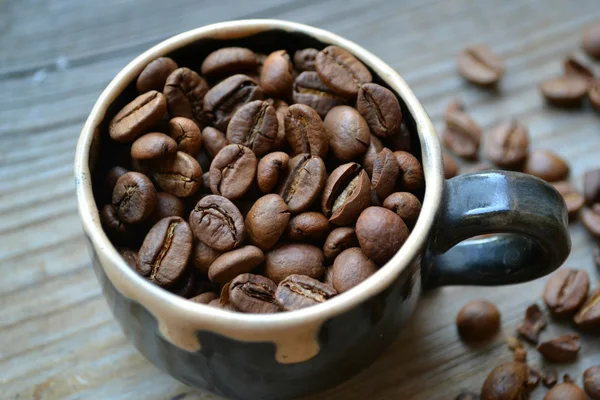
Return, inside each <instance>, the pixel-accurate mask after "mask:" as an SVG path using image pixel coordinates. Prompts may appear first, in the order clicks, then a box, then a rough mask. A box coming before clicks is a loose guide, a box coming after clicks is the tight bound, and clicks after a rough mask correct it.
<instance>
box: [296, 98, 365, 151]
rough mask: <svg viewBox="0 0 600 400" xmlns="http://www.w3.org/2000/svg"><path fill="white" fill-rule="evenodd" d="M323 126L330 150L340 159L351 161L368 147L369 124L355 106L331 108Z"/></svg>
mask: <svg viewBox="0 0 600 400" xmlns="http://www.w3.org/2000/svg"><path fill="white" fill-rule="evenodd" d="M292 107H293V106H292ZM290 108H291V107H290ZM323 126H324V127H325V133H326V134H327V137H328V139H329V147H330V149H331V152H332V153H333V155H334V156H335V157H336V158H337V159H338V160H340V161H351V160H352V159H353V158H355V157H358V156H360V155H362V154H364V153H365V151H366V150H367V147H369V141H370V140H371V134H370V131H369V126H368V125H367V121H365V119H364V118H363V117H362V115H360V113H359V112H358V111H357V110H356V109H355V108H352V107H349V106H337V107H334V108H332V109H331V110H330V111H329V112H328V113H327V116H326V117H325V120H324V121H323ZM288 140H289V139H288Z"/></svg>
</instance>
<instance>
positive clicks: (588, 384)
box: [583, 365, 600, 399]
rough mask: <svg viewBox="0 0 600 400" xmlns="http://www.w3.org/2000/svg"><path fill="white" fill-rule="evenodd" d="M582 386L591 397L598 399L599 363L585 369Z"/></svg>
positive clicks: (599, 396)
mask: <svg viewBox="0 0 600 400" xmlns="http://www.w3.org/2000/svg"><path fill="white" fill-rule="evenodd" d="M583 388H584V389H585V391H586V393H587V394H588V396H590V397H591V398H592V399H600V365H596V366H594V367H590V368H588V369H586V370H585V372H584V373H583Z"/></svg>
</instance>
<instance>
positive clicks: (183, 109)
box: [163, 68, 208, 125]
mask: <svg viewBox="0 0 600 400" xmlns="http://www.w3.org/2000/svg"><path fill="white" fill-rule="evenodd" d="M207 92H208V84H207V83H206V81H205V80H204V78H202V77H201V76H200V75H198V74H197V73H196V72H194V71H192V70H191V69H189V68H178V69H176V70H175V71H173V72H172V73H171V75H169V77H168V78H167V82H166V83H165V88H164V90H163V94H164V95H165V97H166V99H167V106H168V108H169V115H170V116H171V118H173V117H185V118H189V119H193V120H194V121H196V122H198V123H199V124H201V125H203V124H204V123H205V120H206V118H205V115H204V111H203V109H202V107H203V103H202V102H203V99H204V96H205V95H206V94H207Z"/></svg>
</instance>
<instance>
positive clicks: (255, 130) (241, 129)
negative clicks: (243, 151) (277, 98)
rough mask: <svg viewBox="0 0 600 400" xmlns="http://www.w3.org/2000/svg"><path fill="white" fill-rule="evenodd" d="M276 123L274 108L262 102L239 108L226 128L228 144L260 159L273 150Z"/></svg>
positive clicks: (254, 102)
mask: <svg viewBox="0 0 600 400" xmlns="http://www.w3.org/2000/svg"><path fill="white" fill-rule="evenodd" d="M277 130H278V121H277V114H276V113H275V108H274V107H273V106H271V105H269V103H268V102H266V101H263V100H256V101H251V102H250V103H248V104H245V105H244V106H242V107H240V108H239V109H238V110H237V111H236V113H235V114H234V115H233V117H232V118H231V121H230V122H229V126H228V127H227V140H228V141H229V143H235V144H241V145H244V146H246V147H248V148H250V149H251V150H252V151H253V152H254V153H255V154H256V155H257V156H258V157H262V156H264V155H265V154H267V153H268V152H270V151H271V149H272V148H273V145H274V142H275V139H276V137H277Z"/></svg>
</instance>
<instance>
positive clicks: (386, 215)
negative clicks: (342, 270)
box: [356, 207, 408, 265]
mask: <svg viewBox="0 0 600 400" xmlns="http://www.w3.org/2000/svg"><path fill="white" fill-rule="evenodd" d="M356 237H358V243H360V248H361V250H362V251H363V253H365V255H366V256H367V257H369V258H370V259H371V260H373V261H375V262H376V263H377V264H379V265H383V264H385V263H386V262H387V261H388V260H389V259H390V258H392V257H393V256H394V254H396V252H397V251H398V250H399V249H400V247H402V245H403V244H404V242H405V241H406V239H407V238H408V228H407V227H406V224H405V223H404V221H402V218H400V217H399V216H398V214H396V213H394V212H393V211H390V210H388V209H387V208H383V207H369V208H367V209H365V210H364V211H363V212H362V213H361V214H360V216H359V217H358V220H357V221H356Z"/></svg>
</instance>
